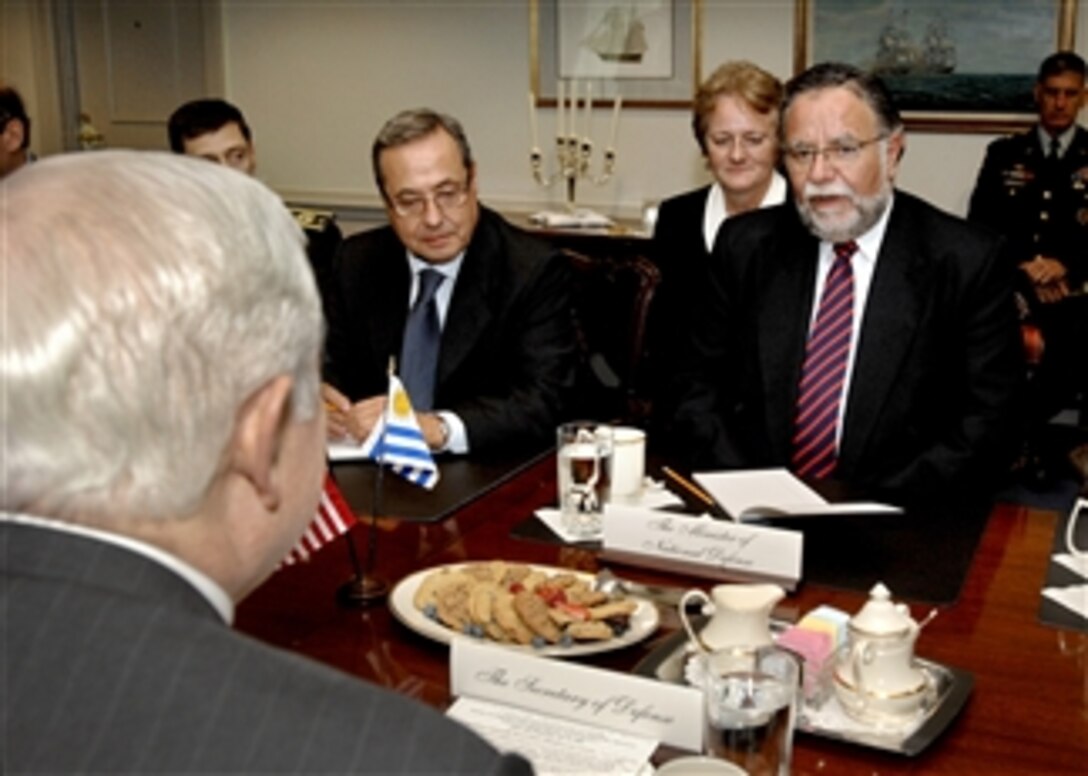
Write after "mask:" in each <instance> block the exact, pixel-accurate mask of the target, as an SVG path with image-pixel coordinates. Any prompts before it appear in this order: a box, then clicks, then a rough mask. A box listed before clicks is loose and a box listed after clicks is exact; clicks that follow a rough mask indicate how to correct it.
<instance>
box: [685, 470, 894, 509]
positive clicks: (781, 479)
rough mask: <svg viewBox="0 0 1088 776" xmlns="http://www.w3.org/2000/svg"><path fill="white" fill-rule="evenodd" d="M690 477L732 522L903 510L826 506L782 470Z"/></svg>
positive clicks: (880, 506) (854, 504) (855, 504)
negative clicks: (791, 516) (720, 507)
mask: <svg viewBox="0 0 1088 776" xmlns="http://www.w3.org/2000/svg"><path fill="white" fill-rule="evenodd" d="M692 476H693V477H694V478H695V481H696V482H698V483H699V485H701V486H702V487H703V489H704V490H706V491H707V492H708V493H709V494H710V495H711V496H713V497H714V500H715V501H717V502H718V503H719V504H721V506H722V508H723V509H724V510H725V511H726V512H727V513H729V516H730V517H732V518H733V519H734V520H742V519H747V518H758V517H782V516H786V515H811V516H817V515H839V514H866V513H873V512H888V513H897V512H902V511H903V510H902V509H900V508H899V507H895V506H890V505H888V504H879V503H876V502H848V503H838V504H829V503H827V501H826V500H825V499H824V498H823V497H822V496H820V494H819V493H817V492H816V491H814V490H812V488H810V487H808V486H807V485H805V483H803V482H801V480H799V479H797V478H796V477H795V476H793V474H791V473H790V472H789V471H787V470H786V469H746V470H742V471H728V472H697V473H696V474H694V475H692Z"/></svg>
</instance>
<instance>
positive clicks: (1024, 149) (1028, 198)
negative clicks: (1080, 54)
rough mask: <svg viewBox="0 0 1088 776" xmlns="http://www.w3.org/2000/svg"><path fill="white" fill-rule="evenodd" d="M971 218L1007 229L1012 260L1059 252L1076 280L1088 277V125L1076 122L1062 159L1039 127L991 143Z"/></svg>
mask: <svg viewBox="0 0 1088 776" xmlns="http://www.w3.org/2000/svg"><path fill="white" fill-rule="evenodd" d="M967 218H968V219H969V220H971V221H977V222H978V223H980V224H985V225H986V226H988V227H990V228H991V229H993V230H994V231H996V232H997V233H998V234H1003V235H1005V238H1006V240H1007V252H1008V255H1009V257H1010V260H1011V261H1013V262H1014V263H1016V264H1020V263H1021V262H1024V261H1030V260H1031V259H1032V258H1033V257H1034V256H1035V255H1036V254H1042V255H1044V256H1049V257H1052V258H1056V259H1058V260H1059V261H1061V262H1062V264H1064V265H1065V268H1066V270H1067V271H1068V272H1069V275H1068V280H1069V283H1070V285H1071V286H1073V285H1077V286H1079V285H1080V284H1081V283H1084V282H1085V281H1088V247H1086V246H1088V130H1085V129H1084V128H1083V127H1077V130H1076V132H1075V133H1074V135H1073V142H1072V143H1071V144H1070V145H1069V148H1067V149H1066V151H1065V154H1064V155H1063V156H1062V157H1061V159H1059V160H1058V161H1057V162H1049V161H1047V160H1046V151H1045V150H1044V149H1043V147H1042V146H1041V145H1040V144H1039V133H1038V131H1037V130H1036V128H1035V127H1032V128H1031V129H1029V130H1027V131H1026V132H1023V133H1021V134H1019V135H1014V136H1012V137H1003V138H998V139H997V140H994V141H993V142H992V143H990V145H989V147H988V148H987V149H986V160H985V161H984V162H983V164H982V169H981V170H980V171H979V175H978V181H977V182H976V183H975V190H974V192H973V193H972V194H971V207H970V210H969V211H968V214H967Z"/></svg>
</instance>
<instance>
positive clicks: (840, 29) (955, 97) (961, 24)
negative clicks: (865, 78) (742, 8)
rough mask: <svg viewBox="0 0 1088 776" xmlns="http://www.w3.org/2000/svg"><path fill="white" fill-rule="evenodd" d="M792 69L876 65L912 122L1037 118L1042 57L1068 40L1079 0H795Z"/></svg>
mask: <svg viewBox="0 0 1088 776" xmlns="http://www.w3.org/2000/svg"><path fill="white" fill-rule="evenodd" d="M796 3H797V5H796V23H795V25H794V28H795V47H794V70H795V71H796V72H801V71H802V70H803V69H804V68H806V67H808V66H809V65H811V64H812V63H814V62H823V61H829V60H835V61H840V62H849V63H850V64H853V65H856V66H858V67H861V68H864V69H866V70H869V71H873V72H876V73H879V75H880V76H881V78H883V79H884V81H885V83H886V84H887V85H888V88H889V89H891V91H892V94H893V95H894V96H895V99H896V102H897V104H898V105H899V108H900V110H901V111H902V112H903V118H904V120H905V121H906V123H907V126H908V127H909V128H911V129H915V130H922V131H934V132H1010V131H1016V130H1018V129H1022V128H1023V127H1024V126H1025V125H1028V124H1030V123H1031V122H1033V121H1034V119H1035V105H1034V102H1033V99H1032V87H1033V85H1034V83H1035V73H1036V71H1037V70H1038V67H1039V63H1040V62H1041V61H1042V60H1043V59H1044V58H1045V57H1046V56H1047V55H1048V54H1051V53H1053V52H1054V51H1056V50H1058V49H1060V48H1062V49H1072V48H1073V31H1074V28H1075V20H1076V0H986V2H985V3H979V2H977V0H943V1H942V2H940V3H935V2H931V1H929V0H913V1H912V0H796Z"/></svg>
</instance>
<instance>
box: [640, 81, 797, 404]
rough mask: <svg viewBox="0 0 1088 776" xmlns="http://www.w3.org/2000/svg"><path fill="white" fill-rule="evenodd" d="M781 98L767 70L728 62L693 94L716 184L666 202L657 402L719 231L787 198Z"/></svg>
mask: <svg viewBox="0 0 1088 776" xmlns="http://www.w3.org/2000/svg"><path fill="white" fill-rule="evenodd" d="M782 93H783V88H782V83H781V82H780V81H779V80H778V79H777V78H775V77H774V76H773V75H771V74H770V73H768V72H767V71H765V70H763V69H762V68H760V67H757V66H756V65H754V64H752V63H751V62H726V63H725V64H723V65H721V66H720V67H719V68H718V69H717V70H715V71H714V72H713V73H711V75H710V77H709V78H707V79H706V80H705V81H704V82H703V84H702V85H701V86H700V87H699V90H698V92H697V93H696V95H695V100H694V105H693V110H692V118H691V128H692V131H693V132H694V134H695V141H696V142H697V143H698V144H699V149H700V150H701V151H702V153H703V156H704V157H705V159H706V166H707V169H709V170H710V172H711V174H712V175H713V177H714V180H713V182H712V183H710V184H709V185H706V186H702V187H700V188H698V189H695V190H694V191H688V192H685V193H683V194H679V195H677V196H675V197H672V198H670V199H667V200H665V201H664V202H662V203H661V206H660V208H659V212H658V218H657V225H656V227H655V229H654V237H653V244H652V253H653V259H654V262H655V263H656V264H657V266H658V269H660V270H661V285H660V287H659V289H658V295H657V298H656V299H655V301H654V308H655V309H654V311H653V315H652V317H651V321H650V326H649V329H650V330H649V333H648V336H649V346H650V353H649V359H650V363H651V364H652V370H653V373H654V375H655V377H656V382H657V383H658V384H659V386H658V390H657V393H658V396H657V399H658V402H657V403H658V404H661V403H662V400H663V399H665V397H663V396H661V395H660V394H661V388H662V387H663V386H664V385H665V384H666V383H667V381H668V379H669V377H668V376H669V375H670V374H671V373H672V372H673V366H674V362H675V357H674V356H673V355H669V354H675V353H677V351H678V350H680V349H678V348H676V347H675V345H676V344H682V340H683V339H686V335H687V332H688V326H689V317H690V312H689V311H690V310H691V309H692V302H693V301H695V300H697V299H698V289H699V286H700V281H699V279H700V278H701V277H702V273H703V271H704V270H705V267H706V264H707V260H708V258H709V256H710V252H711V250H712V249H713V247H714V238H715V237H716V236H717V234H718V228H719V227H720V226H721V224H722V222H723V221H725V219H727V218H732V217H734V216H737V215H739V214H741V213H744V212H746V211H749V210H755V209H756V208H760V207H768V206H770V205H777V204H779V203H781V202H783V201H784V200H785V198H786V181H785V179H784V178H783V177H782V175H781V174H780V173H779V172H778V171H777V169H776V167H777V164H778V156H779V155H778V135H777V130H778V108H779V103H780V102H781V100H782ZM678 339H679V340H680V343H677V340H678ZM664 403H665V404H666V405H667V404H668V402H667V401H665V402H664ZM666 411H667V410H666Z"/></svg>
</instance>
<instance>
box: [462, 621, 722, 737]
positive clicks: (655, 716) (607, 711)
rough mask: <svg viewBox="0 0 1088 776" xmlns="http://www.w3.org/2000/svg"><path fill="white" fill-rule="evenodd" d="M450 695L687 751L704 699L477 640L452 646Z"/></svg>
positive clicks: (698, 731) (699, 728)
mask: <svg viewBox="0 0 1088 776" xmlns="http://www.w3.org/2000/svg"><path fill="white" fill-rule="evenodd" d="M450 692H451V693H452V694H453V695H455V696H457V697H465V698H473V699H475V700H486V701H493V702H495V703H500V704H502V705H504V706H508V707H510V708H511V709H515V708H516V709H522V710H525V711H532V712H536V713H540V714H545V715H547V716H548V717H551V718H554V719H564V720H567V721H568V722H575V723H577V724H580V725H588V726H590V727H595V728H602V729H606V730H611V731H613V732H615V733H622V734H624V735H634V736H639V737H642V738H645V739H647V740H650V741H654V742H657V741H664V742H665V743H667V744H670V745H672V746H677V747H680V748H683V749H689V750H692V751H697V750H698V749H699V748H700V747H701V746H702V740H703V739H702V737H703V722H702V720H703V696H702V693H701V692H700V691H699V690H696V689H695V688H693V687H683V686H680V685H670V684H664V683H662V682H659V681H657V680H656V679H650V678H648V677H645V676H637V675H633V674H629V673H621V672H618V671H607V670H605V669H602V668H593V667H591V666H584V665H579V664H577V663H573V662H568V661H566V660H556V659H552V658H545V657H540V656H539V655H534V654H527V653H524V652H518V651H516V650H512V649H506V648H505V647H501V646H498V645H495V644H486V643H482V642H480V641H477V640H476V639H471V638H466V637H457V638H454V640H453V642H452V643H451V644H450ZM651 751H652V750H651Z"/></svg>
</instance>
